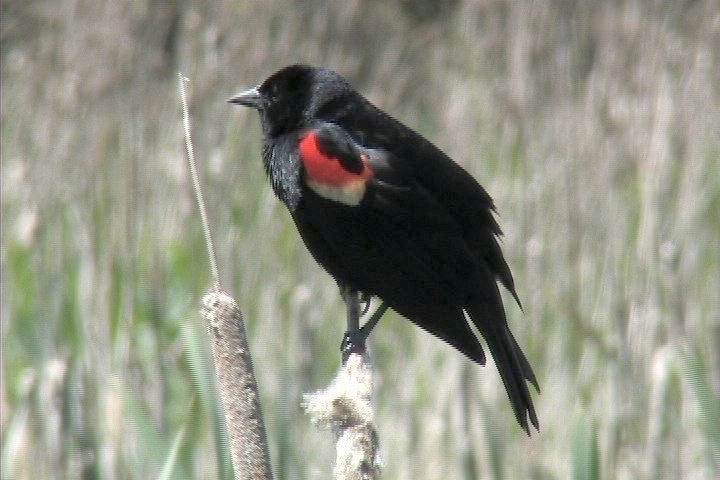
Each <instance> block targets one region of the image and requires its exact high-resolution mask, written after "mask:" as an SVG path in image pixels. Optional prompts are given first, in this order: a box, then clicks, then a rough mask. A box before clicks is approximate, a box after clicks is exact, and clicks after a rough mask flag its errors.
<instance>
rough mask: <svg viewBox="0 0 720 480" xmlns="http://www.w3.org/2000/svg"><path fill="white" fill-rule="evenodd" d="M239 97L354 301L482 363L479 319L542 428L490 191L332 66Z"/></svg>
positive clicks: (300, 222) (298, 214)
mask: <svg viewBox="0 0 720 480" xmlns="http://www.w3.org/2000/svg"><path fill="white" fill-rule="evenodd" d="M229 101H230V102H231V103H234V104H238V105H243V106H246V107H251V108H254V109H256V110H258V112H259V113H260V119H261V121H262V133H263V149H262V157H263V163H264V166H265V170H266V172H267V174H268V176H269V178H270V182H271V183H272V187H273V189H274V191H275V193H276V194H277V196H278V197H279V198H280V200H282V201H283V202H284V203H285V205H286V206H287V208H288V209H289V210H290V214H291V215H292V218H293V220H294V221H295V224H296V225H297V228H298V231H299V232H300V235H301V237H302V239H303V241H304V242H305V245H306V246H307V248H308V250H310V253H311V254H312V255H313V257H314V258H315V260H317V262H318V263H320V265H322V267H323V268H325V270H327V271H328V272H329V273H330V275H332V276H333V277H334V278H335V280H336V281H337V282H338V284H339V285H340V287H341V290H343V291H348V292H350V293H349V296H348V295H346V301H349V300H350V299H351V298H352V299H353V301H356V300H357V292H361V293H362V294H363V295H365V296H368V297H369V296H376V297H379V298H380V299H382V300H383V302H384V304H383V307H381V309H380V312H379V314H378V315H376V316H375V317H374V321H373V322H372V324H373V325H374V323H375V321H377V319H378V318H379V315H382V312H383V311H384V306H385V305H387V306H390V307H391V308H392V309H393V310H395V311H396V312H398V313H399V314H401V315H403V316H404V317H406V318H408V319H409V320H410V321H412V322H413V323H415V324H416V325H418V326H419V327H422V328H423V329H425V330H427V331H428V332H430V333H432V334H433V335H436V336H437V337H439V338H441V339H442V340H444V341H446V342H447V343H449V344H450V345H452V346H453V347H455V348H456V349H458V350H459V351H460V352H462V353H463V354H465V355H466V356H467V357H469V358H470V359H471V360H473V361H474V362H476V363H478V364H480V365H484V364H485V353H484V351H483V348H482V346H481V344H480V341H479V340H478V338H477V337H476V335H475V334H474V333H473V331H472V329H471V328H470V326H469V324H468V320H467V318H469V319H470V321H472V323H473V324H474V325H475V327H477V329H478V331H479V332H480V333H481V334H482V336H483V337H484V339H485V341H486V342H487V346H488V348H489V349H490V353H491V354H492V356H493V358H494V359H495V363H496V365H497V368H498V370H499V372H500V376H501V378H502V381H503V383H504V384H505V389H506V390H507V393H508V396H509V398H510V402H511V403H512V407H513V410H514V411H515V416H516V418H517V420H518V422H519V423H520V425H521V426H522V427H523V429H524V430H525V431H526V432H527V434H528V435H529V434H530V428H529V425H528V417H529V419H530V422H532V424H533V425H534V426H535V428H536V429H537V428H538V419H537V415H536V414H535V407H534V406H533V402H532V398H531V396H530V392H529V391H528V387H527V384H526V380H527V381H530V382H531V383H532V384H533V385H534V386H535V388H536V389H537V390H538V392H539V387H538V382H537V379H536V378H535V374H534V373H533V370H532V367H531V366H530V363H529V362H528V360H527V358H526V357H525V354H524V353H523V351H522V350H521V349H520V347H519V345H518V344H517V342H516V341H515V338H514V337H513V335H512V333H511V332H510V329H509V328H508V324H507V320H506V318H505V310H504V307H503V303H502V299H501V296H500V291H499V288H498V284H497V282H498V281H499V282H500V283H502V284H503V285H504V286H505V288H507V289H508V290H509V291H510V293H512V295H513V297H514V298H515V300H516V301H517V302H518V305H520V301H519V299H518V296H517V293H516V291H515V286H514V282H513V277H512V274H511V273H510V268H509V267H508V265H507V263H506V262H505V259H504V258H503V254H502V251H501V250H500V245H499V244H498V237H499V236H500V235H502V232H501V230H500V227H499V226H498V224H497V222H496V220H495V217H494V216H493V213H494V210H495V206H494V204H493V200H492V198H490V195H488V193H487V192H486V191H485V189H484V188H483V187H482V186H480V184H479V183H478V182H477V181H475V179H474V178H473V177H472V176H471V175H470V174H469V173H467V172H466V171H465V170H464V169H463V168H462V167H460V166H459V165H458V164H456V163H455V162H453V160H451V159H450V158H449V157H448V156H447V155H445V154H444V153H443V152H442V151H440V149H438V148H437V147H435V146H434V145H433V144H432V143H430V142H429V141H428V140H426V139H425V138H423V137H422V136H420V135H419V134H418V133H416V132H414V131H413V130H411V129H410V128H408V127H406V126H405V125H403V124H402V123H400V122H398V121H397V120H395V119H394V118H392V117H391V116H389V115H388V114H386V113H385V112H383V111H382V110H380V109H379V108H377V107H376V106H374V105H373V104H372V103H370V102H369V101H368V100H367V99H366V98H365V97H363V96H362V95H360V94H359V93H357V92H356V91H355V90H354V89H353V88H352V87H351V86H350V84H349V83H348V82H347V81H346V80H345V79H344V78H342V77H341V76H340V75H338V74H337V73H335V72H333V71H330V70H326V69H322V68H316V67H311V66H305V65H292V66H288V67H285V68H283V69H281V70H279V71H278V72H276V73H275V74H273V75H272V76H270V77H269V78H268V79H267V80H265V81H264V82H263V83H262V84H260V85H258V86H257V87H254V88H251V89H248V90H245V91H243V92H241V93H240V94H238V95H236V96H234V97H232V98H231V99H230V100H229ZM353 295H354V296H353ZM369 328H372V325H370V327H369ZM369 328H367V329H366V328H365V327H363V329H362V330H361V333H362V334H363V335H367V333H369V332H368V330H369ZM351 333H352V332H351Z"/></svg>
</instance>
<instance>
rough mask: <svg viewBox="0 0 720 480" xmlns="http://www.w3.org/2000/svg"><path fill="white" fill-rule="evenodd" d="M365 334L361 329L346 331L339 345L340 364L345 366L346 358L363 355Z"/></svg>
mask: <svg viewBox="0 0 720 480" xmlns="http://www.w3.org/2000/svg"><path fill="white" fill-rule="evenodd" d="M367 333H369V332H365V331H363V329H362V328H361V329H359V330H353V331H349V330H348V331H347V332H345V335H343V339H342V343H341V344H340V352H341V353H342V363H343V365H345V363H347V361H348V358H350V355H352V354H358V355H363V354H365V340H367Z"/></svg>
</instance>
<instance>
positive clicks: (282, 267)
mask: <svg viewBox="0 0 720 480" xmlns="http://www.w3.org/2000/svg"><path fill="white" fill-rule="evenodd" d="M438 4H441V5H446V6H444V7H438V6H436V4H435V3H433V2H430V1H418V2H412V1H407V0H403V1H400V0H398V1H392V2H384V1H380V0H372V1H366V2H361V1H358V0H355V1H348V2H331V1H321V0H313V1H310V2H283V1H281V0H275V1H267V2H248V1H228V0H221V1H218V2H213V3H212V5H210V4H204V3H201V2H193V3H191V2H177V4H176V3H174V2H169V1H162V0H155V1H149V0H140V1H134V2H92V1H87V0H85V1H82V0H61V1H59V2H41V1H21V0H4V1H3V3H2V7H1V8H2V11H1V12H0V13H1V14H2V16H1V23H0V26H1V40H2V46H1V52H2V103H1V120H2V252H1V255H2V257H1V260H2V306H1V308H2V310H1V311H2V325H1V327H2V331H1V333H2V387H1V389H0V402H1V405H0V407H1V411H2V414H1V417H0V422H1V423H0V424H1V426H2V472H1V476H2V478H3V479H5V478H7V479H30V478H104V479H114V478H138V479H140V478H142V479H144V478H153V477H156V476H157V475H158V474H159V473H160V472H161V471H163V468H165V469H166V470H165V472H167V471H169V470H168V469H169V468H170V467H172V468H173V469H174V470H173V473H172V478H226V479H227V478H230V472H229V461H228V456H227V451H226V447H225V446H224V438H223V433H222V427H221V425H222V423H221V422H222V420H221V417H220V415H219V410H218V403H217V397H216V393H215V387H214V378H213V376H212V370H211V368H209V364H208V358H209V357H208V354H207V348H208V347H207V339H206V337H205V333H204V330H203V326H202V322H201V320H200V319H199V317H198V315H197V314H196V313H195V312H196V310H197V305H198V301H199V298H200V296H201V294H202V292H203V291H204V289H205V288H206V287H207V286H208V284H209V283H210V280H209V273H208V265H207V261H206V259H205V256H204V244H203V242H202V237H201V232H200V222H199V220H198V217H197V214H196V210H195V207H194V205H193V203H192V194H191V190H190V188H189V178H188V173H187V169H186V166H185V163H184V152H183V141H182V130H181V127H180V116H179V101H178V96H177V91H176V78H177V77H176V74H177V71H178V70H182V71H183V73H185V75H186V76H188V77H189V78H190V79H191V84H190V88H191V89H192V99H191V100H192V104H191V109H192V114H193V126H194V140H195V147H196V153H197V155H198V157H199V158H200V159H201V162H202V163H201V169H202V175H203V177H204V183H205V185H206V188H207V189H208V190H207V191H206V198H207V200H208V203H209V204H210V205H211V209H212V211H211V213H210V215H211V222H212V226H213V229H214V231H215V235H216V246H217V250H218V255H219V257H220V263H221V275H222V276H223V281H224V284H225V286H226V287H227V288H228V290H230V291H233V292H235V293H236V296H237V298H238V299H239V301H240V302H241V303H242V305H243V309H244V313H245V316H246V319H247V321H248V328H249V331H250V334H251V339H250V340H251V345H252V348H253V353H254V355H255V366H256V369H257V373H258V376H259V382H260V389H261V392H262V394H263V410H264V413H265V415H266V424H267V426H268V428H269V432H268V433H269V437H270V440H271V443H272V445H271V456H272V460H273V464H274V471H275V473H276V475H277V478H282V479H303V478H328V476H329V473H330V471H331V468H332V465H331V463H332V459H333V456H334V450H333V446H332V443H331V438H329V436H328V435H327V434H325V433H322V432H317V431H315V430H314V429H313V428H312V427H311V425H310V422H309V421H308V419H307V418H306V417H304V416H303V414H302V411H301V408H300V401H301V396H302V392H304V391H310V390H314V389H316V388H318V387H320V386H322V385H325V384H326V383H327V382H328V381H329V379H330V378H331V377H332V375H333V372H334V370H335V369H336V367H337V365H338V362H339V355H338V345H339V341H340V338H341V334H342V329H343V318H342V317H343V312H344V309H343V308H342V306H341V303H340V298H339V295H338V292H337V291H336V287H335V286H334V284H333V282H332V281H331V279H330V278H329V277H328V276H327V275H326V274H324V273H323V272H322V271H321V270H320V269H319V268H318V267H316V266H315V264H314V262H313V261H312V259H311V258H310V256H309V255H308V254H307V253H306V252H305V250H304V248H303V247H302V245H301V242H300V239H299V237H298V235H297V234H296V233H295V230H294V227H293V226H292V225H291V222H290V219H289V217H288V215H287V213H286V212H285V211H284V209H283V208H282V207H281V205H280V204H279V202H277V201H276V200H275V199H274V198H273V196H272V194H271V191H270V188H269V186H268V185H267V183H266V182H265V180H264V178H263V173H262V168H261V164H260V160H259V145H260V144H259V127H258V121H257V118H256V116H255V115H253V114H251V113H249V112H245V111H240V110H238V109H234V108H232V107H231V106H229V105H227V104H225V103H224V99H225V98H226V97H228V96H229V95H230V94H232V93H234V92H235V91H236V90H237V89H239V88H241V87H244V86H248V85H251V84H254V83H255V82H257V81H258V80H260V79H262V78H264V77H265V76H267V75H268V74H269V73H271V72H272V71H274V70H275V69H277V68H278V67H280V66H282V65H285V64H288V63H295V62H305V63H314V64H321V65H326V66H329V67H332V68H334V69H336V70H338V71H340V72H341V73H343V74H344V75H346V76H347V77H348V78H349V79H351V81H352V82H353V83H354V84H355V85H356V86H357V87H358V89H359V90H361V91H363V92H365V93H366V94H367V95H368V96H369V97H370V98H371V99H372V100H373V101H374V102H376V103H377V104H379V105H380V106H381V107H383V108H384V109H386V110H388V111H390V112H392V113H393V114H394V115H395V116H396V117H398V118H400V119H401V120H403V121H404V122H405V123H407V124H409V125H411V126H413V127H414V128H416V129H418V130H419V131H421V132H422V133H423V134H425V135H427V136H428V137H429V138H431V139H433V140H434V141H435V142H436V143H437V144H438V145H439V146H441V147H442V148H443V149H444V150H446V151H447V152H448V153H449V154H451V155H452V156H453V157H454V158H456V159H457V160H458V161H459V162H460V163H462V164H463V165H464V166H465V167H467V168H468V169H469V170H470V171H471V172H472V173H473V174H474V175H476V176H477V177H478V178H479V179H480V180H481V181H482V182H483V184H484V185H485V186H486V187H487V189H488V190H489V191H490V192H491V194H492V195H493V196H494V198H495V200H496V203H497V205H498V207H499V211H500V215H501V218H500V221H501V224H502V225H503V227H504V229H505V231H506V237H505V241H504V248H505V251H506V253H507V256H508V259H509V262H510V264H511V266H512V267H513V268H514V271H515V275H516V280H517V283H518V291H519V293H520V295H521V298H522V299H523V302H524V306H525V313H524V314H522V313H521V312H520V311H519V310H518V309H517V308H514V307H511V308H509V312H508V313H509V317H510V322H511V324H512V326H513V330H514V331H515V332H517V333H516V336H517V337H518V340H519V341H520V343H521V344H522V345H523V346H524V347H525V351H526V353H527V354H528V357H529V358H530V359H531V361H532V363H533V365H534V367H535V371H536V372H537V373H538V376H539V379H540V382H541V385H542V387H543V393H542V395H540V396H539V397H538V398H537V405H538V407H539V416H540V421H541V432H540V433H539V434H537V435H534V436H533V437H532V438H526V437H525V436H524V435H523V433H522V431H521V429H520V428H519V427H518V426H517V425H516V424H515V421H514V419H513V417H512V413H511V409H510V407H509V405H508V402H507V399H506V397H505V393H504V391H503V388H502V386H501V384H500V381H499V378H498V375H497V373H496V372H495V370H494V367H492V366H488V367H487V368H479V367H476V366H474V365H472V364H470V363H469V362H467V361H466V360H464V359H463V358H462V357H461V356H460V355H459V354H457V353H456V352H454V351H452V350H451V349H450V348H449V347H446V346H445V345H444V344H443V343H441V342H439V341H436V340H435V339H433V338H431V337H430V336H429V335H427V334H424V333H421V332H419V331H417V330H416V329H414V328H412V327H411V326H410V325H409V324H408V322H405V321H402V320H401V319H399V318H398V317H396V316H393V315H390V316H388V318H386V319H384V320H383V322H381V324H380V326H379V328H378V329H377V330H376V332H375V333H374V335H373V337H372V338H371V348H372V352H373V354H374V360H375V367H376V378H379V379H380V381H379V383H378V384H377V386H376V390H375V393H376V396H377V424H378V427H379V429H380V435H381V439H382V448H383V458H384V460H385V474H386V475H385V476H386V478H390V479H441V478H442V479H455V478H458V479H460V478H467V479H470V478H488V479H500V478H537V479H565V478H578V479H595V478H603V479H635V478H648V479H651V478H652V479H654V478H684V479H710V478H718V477H720V348H719V347H718V345H720V294H719V293H718V292H720V57H719V55H720V53H719V52H720V5H718V2H717V1H713V0H697V1H684V2H676V1H672V0H665V1H662V0H658V1H651V0H647V1H639V0H636V1H632V0H630V1H627V2H594V1H590V0H578V1H577V2H572V1H561V0H555V1H549V2H513V1H503V0H498V1H473V0H456V1H452V2H445V3H438ZM181 431H184V435H181V434H179V432H181ZM173 447H175V448H173Z"/></svg>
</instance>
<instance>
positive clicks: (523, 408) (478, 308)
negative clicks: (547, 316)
mask: <svg viewBox="0 0 720 480" xmlns="http://www.w3.org/2000/svg"><path fill="white" fill-rule="evenodd" d="M501 308H502V307H501ZM466 310H467V313H468V315H469V316H470V318H471V320H472V322H473V323H474V324H475V326H476V327H477V328H478V330H479V331H480V333H481V334H482V336H483V337H484V338H485V341H486V342H487V345H488V348H489V349H490V353H491V354H492V356H493V358H494V359H495V364H496V365H497V369H498V371H499V372H500V378H502V381H503V383H504V384H505V390H506V391H507V394H508V397H509V398H510V403H511V404H512V407H513V410H514V411H515V417H516V418H517V421H518V423H519V424H520V425H521V426H522V427H523V429H524V430H525V432H527V434H528V435H530V427H529V425H528V417H529V418H530V422H531V423H532V424H533V425H534V426H535V428H536V429H539V422H538V418H537V415H536V413H535V406H534V405H533V402H532V397H531V396H530V391H529V390H528V387H527V383H526V381H529V382H530V383H532V384H533V385H534V386H535V389H536V390H537V391H538V393H539V392H540V387H539V386H538V382H537V379H536V378H535V373H534V372H533V370H532V367H531V366H530V362H528V360H527V358H526V357H525V354H524V353H523V351H522V350H521V349H520V346H519V345H518V343H517V341H516V340H515V337H513V334H512V333H511V332H510V329H509V328H508V326H507V322H506V320H505V315H504V312H502V310H501V311H500V312H499V313H500V315H501V316H500V318H498V313H497V312H490V311H489V309H488V308H487V306H486V305H483V304H478V305H473V306H471V307H468V308H466Z"/></svg>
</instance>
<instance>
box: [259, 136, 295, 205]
mask: <svg viewBox="0 0 720 480" xmlns="http://www.w3.org/2000/svg"><path fill="white" fill-rule="evenodd" d="M263 164H264V165H265V172H266V173H267V175H268V177H269V178H270V184H271V185H272V188H273V191H274V192H275V195H277V196H278V198H279V199H280V200H282V201H283V203H285V205H287V207H288V209H289V210H290V211H291V212H293V211H295V209H296V208H297V206H298V204H299V203H300V198H301V193H302V185H301V183H300V182H301V178H300V154H299V152H298V149H297V135H291V134H286V135H281V136H279V137H275V138H271V139H266V141H265V144H264V145H263Z"/></svg>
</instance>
